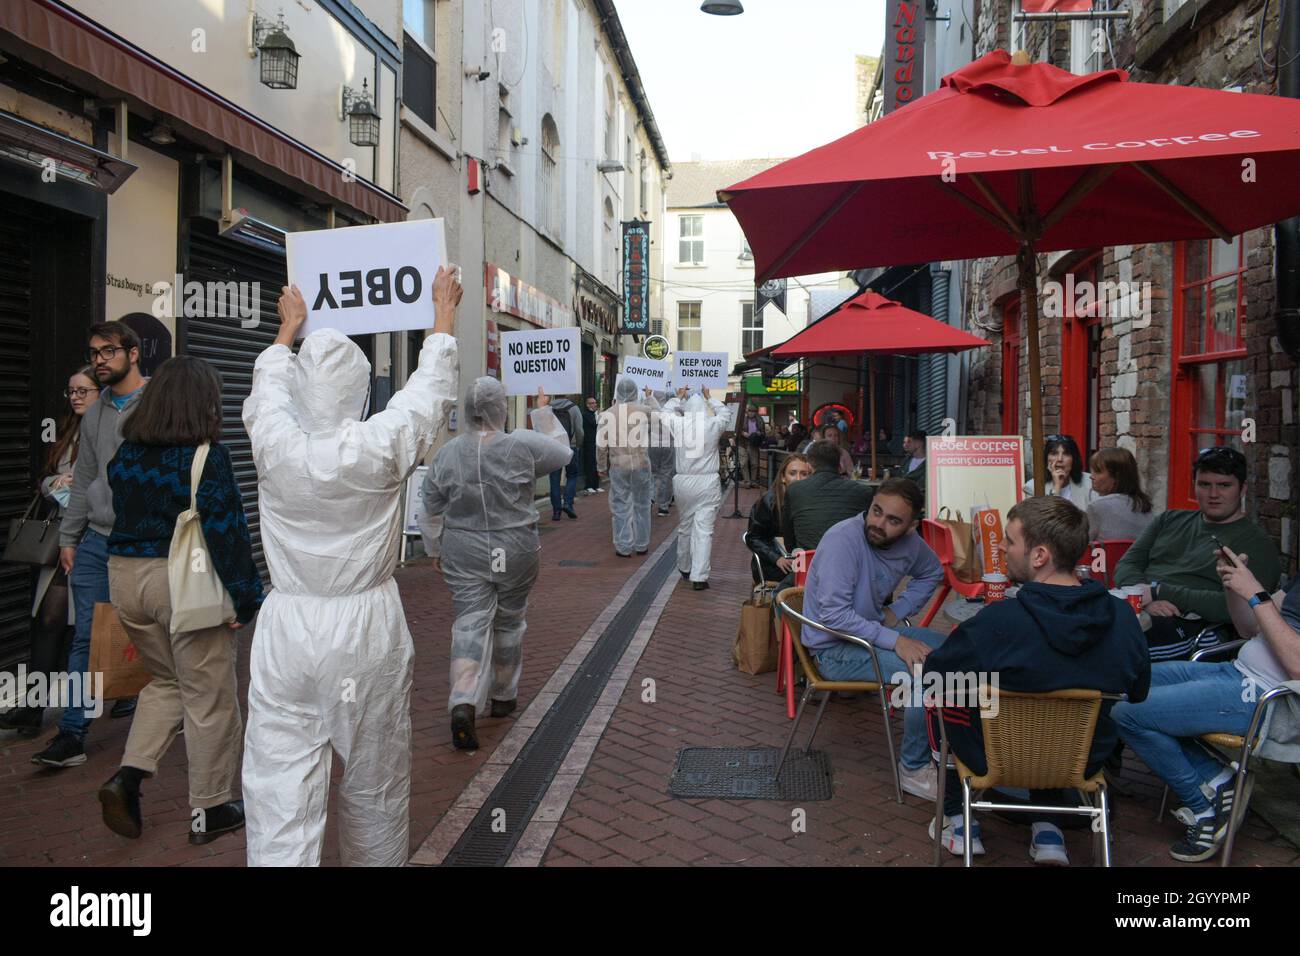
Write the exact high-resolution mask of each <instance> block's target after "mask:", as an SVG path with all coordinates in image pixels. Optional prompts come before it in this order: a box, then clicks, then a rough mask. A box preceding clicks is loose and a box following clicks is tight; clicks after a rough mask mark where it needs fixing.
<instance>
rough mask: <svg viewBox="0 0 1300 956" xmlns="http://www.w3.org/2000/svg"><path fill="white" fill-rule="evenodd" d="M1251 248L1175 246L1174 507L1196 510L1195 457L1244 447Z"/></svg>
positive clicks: (1205, 243)
mask: <svg viewBox="0 0 1300 956" xmlns="http://www.w3.org/2000/svg"><path fill="white" fill-rule="evenodd" d="M1245 271H1246V242H1245V237H1244V236H1236V237H1235V238H1233V240H1232V241H1231V242H1223V241H1222V240H1219V239H1198V240H1194V241H1189V242H1179V243H1175V244H1174V328H1173V339H1174V362H1173V368H1174V382H1173V401H1172V402H1171V406H1170V438H1171V441H1170V450H1169V454H1170V463H1169V476H1170V481H1169V507H1171V508H1195V507H1196V500H1195V498H1194V497H1193V495H1192V456H1193V455H1195V454H1196V452H1197V451H1198V450H1200V449H1202V448H1210V447H1212V446H1214V445H1230V446H1232V447H1233V448H1237V449H1240V450H1243V451H1244V449H1243V448H1242V441H1241V429H1242V420H1243V418H1244V417H1245V414H1246V382H1247V378H1246V345H1245V342H1244V340H1243V338H1242V321H1243V319H1244V318H1245V315H1246V280H1245Z"/></svg>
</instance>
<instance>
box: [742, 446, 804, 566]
mask: <svg viewBox="0 0 1300 956" xmlns="http://www.w3.org/2000/svg"><path fill="white" fill-rule="evenodd" d="M812 473H813V467H812V464H811V463H810V462H809V461H808V459H807V458H805V457H804V456H803V455H799V454H795V455H787V456H786V458H785V462H784V463H783V464H782V466H781V473H780V474H779V475H778V476H777V479H776V481H775V482H773V484H772V488H771V490H770V491H768V492H767V494H765V495H763V497H761V498H759V499H758V500H757V501H755V502H754V507H753V509H752V510H751V511H750V512H749V538H748V542H749V550H751V551H753V552H754V553H755V554H756V555H758V561H759V564H760V565H762V568H763V580H765V581H780V580H781V579H782V578H784V577H785V576H786V575H787V574H789V573H790V568H791V566H792V565H791V559H790V558H787V557H785V556H784V555H782V554H781V549H780V548H778V547H777V546H776V538H777V535H779V534H780V533H781V518H782V514H781V512H782V509H784V508H785V493H786V490H787V489H788V488H789V487H790V485H791V484H792V483H794V482H796V481H802V480H803V479H804V478H807V477H808V476H809V475H811V474H812ZM751 567H752V563H751ZM751 573H752V572H751ZM754 583H755V584H760V583H761V582H760V581H759V580H758V579H757V576H755V580H754Z"/></svg>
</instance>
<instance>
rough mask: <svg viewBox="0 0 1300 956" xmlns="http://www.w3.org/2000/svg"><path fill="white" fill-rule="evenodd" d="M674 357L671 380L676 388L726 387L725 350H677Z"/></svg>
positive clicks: (696, 389) (694, 389) (693, 389)
mask: <svg viewBox="0 0 1300 956" xmlns="http://www.w3.org/2000/svg"><path fill="white" fill-rule="evenodd" d="M675 358H676V361H675V363H674V364H673V382H674V383H675V384H676V386H677V387H678V388H689V389H690V390H691V391H693V392H694V391H698V390H699V389H701V388H723V389H725V388H726V387H727V353H726V352H677V353H676V355H675Z"/></svg>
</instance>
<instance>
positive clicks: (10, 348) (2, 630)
mask: <svg viewBox="0 0 1300 956" xmlns="http://www.w3.org/2000/svg"><path fill="white" fill-rule="evenodd" d="M32 243H33V223H32V221H31V220H29V219H27V218H26V217H24V216H22V215H20V214H19V212H18V211H17V210H16V209H14V208H13V207H12V206H11V207H10V208H9V209H8V210H7V211H6V213H5V215H4V216H0V518H2V519H3V520H4V527H5V529H8V525H9V522H8V519H9V518H13V517H17V516H18V515H20V514H22V512H23V509H24V508H26V507H27V505H28V503H30V501H31V496H32V494H33V487H32V476H31V468H32V420H31V416H32V412H31V387H32V382H31V379H32V359H33V356H32ZM3 546H4V545H3V539H0V549H2V548H3ZM31 579H32V573H31V570H30V568H29V567H28V566H27V565H25V564H6V563H3V562H0V670H3V669H6V668H9V667H12V666H13V665H15V664H17V663H18V662H19V661H22V660H26V659H27V655H28V640H29V637H30V630H31V608H32V591H31Z"/></svg>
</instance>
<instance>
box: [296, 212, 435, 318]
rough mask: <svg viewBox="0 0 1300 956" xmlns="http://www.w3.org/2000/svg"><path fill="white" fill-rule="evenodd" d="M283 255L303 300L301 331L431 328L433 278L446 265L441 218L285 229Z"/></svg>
mask: <svg viewBox="0 0 1300 956" xmlns="http://www.w3.org/2000/svg"><path fill="white" fill-rule="evenodd" d="M285 255H286V259H287V265H288V273H289V282H290V283H292V284H295V285H297V286H298V288H299V289H300V290H301V291H302V294H303V298H305V299H306V300H307V325H306V327H305V328H304V329H303V332H304V334H310V333H312V332H315V331H316V330H317V329H324V328H331V329H338V330H339V331H341V332H343V333H344V334H346V335H365V334H367V333H371V332H398V331H401V330H403V329H428V328H432V327H433V279H434V276H436V275H437V274H438V267H439V266H443V265H446V264H447V243H446V234H445V231H444V229H443V221H442V220H441V219H416V220H411V221H409V222H390V223H380V224H378V225H373V226H348V227H345V228H343V229H317V230H314V231H311V232H291V233H289V235H288V237H287V238H286V240H285Z"/></svg>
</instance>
